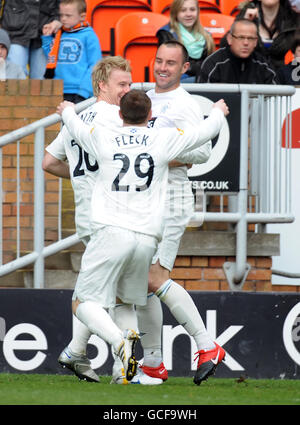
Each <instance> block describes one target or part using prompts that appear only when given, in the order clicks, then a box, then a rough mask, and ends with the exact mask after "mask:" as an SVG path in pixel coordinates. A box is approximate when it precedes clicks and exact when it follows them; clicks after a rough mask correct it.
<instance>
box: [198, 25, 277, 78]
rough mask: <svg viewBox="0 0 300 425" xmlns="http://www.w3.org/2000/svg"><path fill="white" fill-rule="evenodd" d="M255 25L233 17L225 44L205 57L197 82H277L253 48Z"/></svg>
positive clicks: (256, 35) (262, 58)
mask: <svg viewBox="0 0 300 425" xmlns="http://www.w3.org/2000/svg"><path fill="white" fill-rule="evenodd" d="M257 41H258V33H257V25H256V24H255V22H253V21H251V20H249V19H235V21H234V23H233V24H232V26H231V29H230V31H229V33H228V34H227V43H228V45H227V46H225V47H222V48H220V49H219V50H217V51H216V52H214V53H212V54H211V55H210V56H208V57H207V58H206V59H205V61H204V62H203V64H202V67H201V71H200V79H199V82H200V83H232V84H235V83H238V84H276V83H277V80H276V73H275V71H274V70H273V69H272V68H271V67H270V65H269V64H268V63H267V62H266V60H265V59H264V57H262V56H261V55H260V54H259V53H258V52H256V51H255V47H256V45H257Z"/></svg>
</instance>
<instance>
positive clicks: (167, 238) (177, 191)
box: [152, 184, 194, 272]
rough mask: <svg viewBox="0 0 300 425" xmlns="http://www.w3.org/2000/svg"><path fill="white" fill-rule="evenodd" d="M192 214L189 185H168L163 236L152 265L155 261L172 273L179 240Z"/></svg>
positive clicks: (192, 204)
mask: <svg viewBox="0 0 300 425" xmlns="http://www.w3.org/2000/svg"><path fill="white" fill-rule="evenodd" d="M193 213H194V195H193V193H192V190H191V187H190V185H186V184H184V185H175V184H172V185H169V188H168V196H167V199H166V202H165V210H164V219H163V234H162V239H161V241H160V242H159V244H158V248H157V251H156V253H155V255H154V256H153V259H152V264H155V263H156V262H157V260H159V263H160V265H161V266H163V267H164V268H166V269H167V270H169V271H170V272H171V271H172V269H173V267H174V263H175V260H176V256H177V253H178V249H179V245H180V240H181V237H182V235H183V234H184V232H185V229H186V226H187V225H188V224H189V222H190V219H191V217H192V216H193Z"/></svg>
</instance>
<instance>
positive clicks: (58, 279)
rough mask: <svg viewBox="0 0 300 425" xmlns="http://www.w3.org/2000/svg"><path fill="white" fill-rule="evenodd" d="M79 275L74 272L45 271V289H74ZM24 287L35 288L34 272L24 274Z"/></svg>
mask: <svg viewBox="0 0 300 425" xmlns="http://www.w3.org/2000/svg"><path fill="white" fill-rule="evenodd" d="M77 276H78V273H76V272H74V271H73V270H45V274H44V288H46V289H74V287H75V284H76V280H77ZM23 279H24V287H25V288H33V272H32V271H24V272H23Z"/></svg>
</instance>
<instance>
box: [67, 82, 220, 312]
mask: <svg viewBox="0 0 300 425" xmlns="http://www.w3.org/2000/svg"><path fill="white" fill-rule="evenodd" d="M120 105H121V118H123V121H124V127H123V128H121V129H120V128H107V127H103V126H99V125H98V126H97V125H95V126H93V127H90V126H87V125H85V124H84V123H83V122H82V120H80V118H79V117H78V116H77V115H76V113H75V111H74V108H73V107H71V105H70V106H68V104H67V103H64V104H63V108H62V110H61V113H62V118H63V121H64V123H65V125H66V127H67V128H68V131H69V132H70V134H71V135H72V137H73V138H74V139H75V140H77V141H78V143H79V144H80V145H81V147H82V148H83V149H84V150H85V151H86V152H87V153H88V154H91V155H92V156H93V157H94V158H96V160H97V162H98V164H99V172H98V175H97V179H96V182H95V187H94V190H93V194H92V200H91V215H90V219H91V226H92V236H91V240H90V242H89V243H88V245H87V249H86V251H85V253H84V255H83V257H82V268H81V271H80V273H79V277H78V280H77V283H76V287H75V294H76V296H77V298H78V300H79V301H80V302H85V301H94V302H98V303H99V304H100V305H101V306H102V307H104V308H108V307H111V306H113V305H114V304H115V296H116V289H117V288H116V285H117V283H116V282H118V279H119V278H120V276H122V280H123V281H125V284H124V285H123V287H121V289H120V288H119V289H120V290H119V293H118V296H119V297H120V298H121V300H122V301H123V302H125V303H133V304H137V305H145V304H146V302H147V288H148V270H149V266H150V264H151V260H152V256H153V254H154V251H155V249H156V247H157V242H158V241H159V240H160V238H161V235H162V217H163V211H164V200H165V196H166V191H167V183H168V163H169V162H170V161H172V160H173V159H175V158H176V157H177V156H178V155H179V154H181V153H185V152H189V151H191V150H193V149H194V148H196V147H197V146H201V145H202V144H204V143H206V142H207V141H208V140H210V139H211V138H213V137H215V136H216V135H217V134H218V132H219V131H220V129H221V126H222V124H223V122H224V110H223V109H222V108H219V107H215V108H213V109H212V111H211V113H210V115H209V117H208V118H207V119H206V120H204V121H202V122H201V123H199V124H198V126H194V127H193V128H191V129H188V130H185V131H182V130H178V129H176V128H172V129H171V128H160V129H155V128H147V120H149V119H150V117H151V101H150V99H149V97H148V96H147V95H146V94H145V93H144V92H143V91H140V90H131V91H130V92H129V93H127V94H126V95H125V96H124V97H122V99H121V103H120ZM139 116H140V117H141V118H140V119H141V120H140V121H139ZM117 235H118V236H117ZM113 240H115V242H116V243H115V244H114V243H112V241H113ZM130 247H132V251H131V253H130V254H129V251H130ZM128 250H129V251H128ZM129 259H130V260H129ZM128 262H129V264H130V263H132V268H131V267H130V266H128ZM122 270H123V272H122ZM126 274H128V282H126ZM113 282H114V283H113ZM112 284H113V285H115V288H112V287H111V285H112Z"/></svg>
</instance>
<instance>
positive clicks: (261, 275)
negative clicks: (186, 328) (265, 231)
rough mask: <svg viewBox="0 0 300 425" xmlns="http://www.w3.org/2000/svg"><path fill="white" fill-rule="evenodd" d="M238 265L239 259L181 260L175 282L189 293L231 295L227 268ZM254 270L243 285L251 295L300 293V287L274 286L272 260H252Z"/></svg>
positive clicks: (176, 268) (263, 258) (184, 258)
mask: <svg viewBox="0 0 300 425" xmlns="http://www.w3.org/2000/svg"><path fill="white" fill-rule="evenodd" d="M225 261H232V262H234V261H235V257H223V256H218V257H210V256H201V257H200V256H199V257H195V256H178V257H177V259H176V262H175V267H174V269H173V271H172V273H171V278H172V279H174V280H175V281H176V282H178V283H180V284H181V285H182V286H183V287H184V288H185V289H186V290H189V291H199V290H200V291H230V290H231V289H230V288H229V285H228V282H227V280H226V277H225V274H224V271H223V264H224V262H225ZM247 263H249V264H250V265H251V270H250V272H249V274H248V276H247V278H246V281H245V283H244V285H243V288H242V290H243V291H250V292H270V291H276V292H281V291H282V292H300V287H299V286H294V285H272V283H271V276H272V274H271V268H272V258H271V257H248V258H247Z"/></svg>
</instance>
